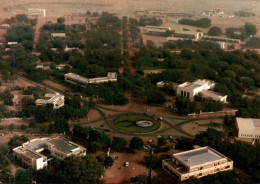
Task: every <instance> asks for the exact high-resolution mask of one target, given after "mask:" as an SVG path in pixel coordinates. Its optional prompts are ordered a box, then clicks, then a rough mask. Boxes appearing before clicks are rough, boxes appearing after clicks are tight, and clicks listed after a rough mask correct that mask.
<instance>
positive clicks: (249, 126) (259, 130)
mask: <svg viewBox="0 0 260 184" xmlns="http://www.w3.org/2000/svg"><path fill="white" fill-rule="evenodd" d="M236 127H237V129H238V137H239V138H249V139H260V119H253V118H236Z"/></svg>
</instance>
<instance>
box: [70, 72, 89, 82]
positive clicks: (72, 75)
mask: <svg viewBox="0 0 260 184" xmlns="http://www.w3.org/2000/svg"><path fill="white" fill-rule="evenodd" d="M65 76H68V77H71V78H74V79H77V80H80V81H82V82H86V83H88V79H87V78H85V77H82V76H80V75H77V74H75V73H67V74H65Z"/></svg>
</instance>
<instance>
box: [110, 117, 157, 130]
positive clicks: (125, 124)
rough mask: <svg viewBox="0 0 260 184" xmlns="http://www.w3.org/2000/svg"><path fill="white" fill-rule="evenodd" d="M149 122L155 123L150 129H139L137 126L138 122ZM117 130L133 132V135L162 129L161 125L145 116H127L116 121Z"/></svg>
mask: <svg viewBox="0 0 260 184" xmlns="http://www.w3.org/2000/svg"><path fill="white" fill-rule="evenodd" d="M141 120H148V121H151V122H153V126H150V127H145V128H144V127H139V126H136V124H135V123H136V121H141ZM114 125H115V127H116V128H118V129H120V130H123V131H126V132H131V133H148V132H152V131H155V130H157V129H158V128H159V127H160V123H159V122H157V121H156V120H154V119H153V118H152V117H149V116H145V115H125V116H121V117H118V118H116V119H115V120H114Z"/></svg>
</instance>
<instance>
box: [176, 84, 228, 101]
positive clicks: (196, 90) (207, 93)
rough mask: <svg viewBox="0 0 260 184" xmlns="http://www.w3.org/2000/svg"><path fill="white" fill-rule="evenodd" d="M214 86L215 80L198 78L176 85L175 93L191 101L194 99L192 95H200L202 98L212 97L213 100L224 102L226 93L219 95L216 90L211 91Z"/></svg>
mask: <svg viewBox="0 0 260 184" xmlns="http://www.w3.org/2000/svg"><path fill="white" fill-rule="evenodd" d="M214 87H215V82H214V81H210V80H206V79H199V80H196V81H194V82H192V83H190V82H185V83H183V84H180V85H178V87H177V95H178V96H181V97H184V98H188V99H190V100H191V101H194V97H195V96H196V95H200V96H201V98H202V100H207V99H212V100H214V101H220V102H223V103H226V102H227V95H221V94H219V93H217V92H214V91H212V89H214Z"/></svg>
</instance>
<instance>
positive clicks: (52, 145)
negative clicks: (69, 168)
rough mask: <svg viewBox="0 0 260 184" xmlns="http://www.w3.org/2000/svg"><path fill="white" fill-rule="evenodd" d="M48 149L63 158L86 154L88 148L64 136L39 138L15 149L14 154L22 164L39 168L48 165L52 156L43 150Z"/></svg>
mask: <svg viewBox="0 0 260 184" xmlns="http://www.w3.org/2000/svg"><path fill="white" fill-rule="evenodd" d="M45 150H48V151H49V152H50V153H51V156H53V157H55V158H57V159H59V160H63V159H65V158H66V157H69V156H71V155H76V156H85V155H86V148H84V147H82V146H79V145H77V144H75V143H73V142H71V141H69V140H66V139H64V138H62V137H56V138H53V139H50V138H37V139H33V140H31V141H28V142H26V143H24V144H22V146H19V147H17V148H14V149H13V155H14V157H15V159H16V160H18V161H20V162H21V164H22V165H25V166H27V167H29V168H32V169H35V170H39V169H43V168H45V167H47V165H48V161H49V160H50V158H47V156H45V155H44V154H43V153H42V152H43V151H45Z"/></svg>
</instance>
